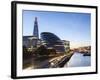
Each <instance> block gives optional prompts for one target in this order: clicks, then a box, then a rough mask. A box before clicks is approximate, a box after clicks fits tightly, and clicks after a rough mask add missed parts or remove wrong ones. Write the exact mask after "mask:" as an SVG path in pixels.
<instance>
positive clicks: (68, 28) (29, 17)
mask: <svg viewBox="0 0 100 80" xmlns="http://www.w3.org/2000/svg"><path fill="white" fill-rule="evenodd" d="M35 17H37V18H38V28H39V34H40V33H41V32H52V33H54V34H56V35H57V36H58V37H59V38H60V39H62V40H68V41H70V43H71V47H73V48H74V47H79V46H85V45H90V41H91V25H90V24H91V22H90V20H91V14H89V13H73V12H72V13H71V12H66V13H65V12H46V11H29V10H23V35H32V33H33V27H34V20H35Z"/></svg>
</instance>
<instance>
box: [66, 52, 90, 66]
mask: <svg viewBox="0 0 100 80" xmlns="http://www.w3.org/2000/svg"><path fill="white" fill-rule="evenodd" d="M90 65H91V56H83V54H81V53H74V55H73V56H72V57H71V59H70V60H69V62H68V63H66V64H65V67H81V66H90Z"/></svg>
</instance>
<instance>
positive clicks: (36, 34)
mask: <svg viewBox="0 0 100 80" xmlns="http://www.w3.org/2000/svg"><path fill="white" fill-rule="evenodd" d="M33 36H35V37H37V38H38V39H39V31H38V21H37V17H35V21H34V30H33Z"/></svg>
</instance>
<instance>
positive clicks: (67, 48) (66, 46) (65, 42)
mask: <svg viewBox="0 0 100 80" xmlns="http://www.w3.org/2000/svg"><path fill="white" fill-rule="evenodd" d="M62 42H63V44H64V47H65V51H66V52H68V51H69V50H70V42H69V41H66V40H62Z"/></svg>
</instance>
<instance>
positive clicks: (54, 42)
mask: <svg viewBox="0 0 100 80" xmlns="http://www.w3.org/2000/svg"><path fill="white" fill-rule="evenodd" d="M41 40H42V44H43V45H45V46H46V47H47V48H48V49H55V50H56V53H63V52H65V49H64V45H63V42H62V40H60V38H59V37H58V36H56V35H55V34H53V33H50V32H42V33H41Z"/></svg>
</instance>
